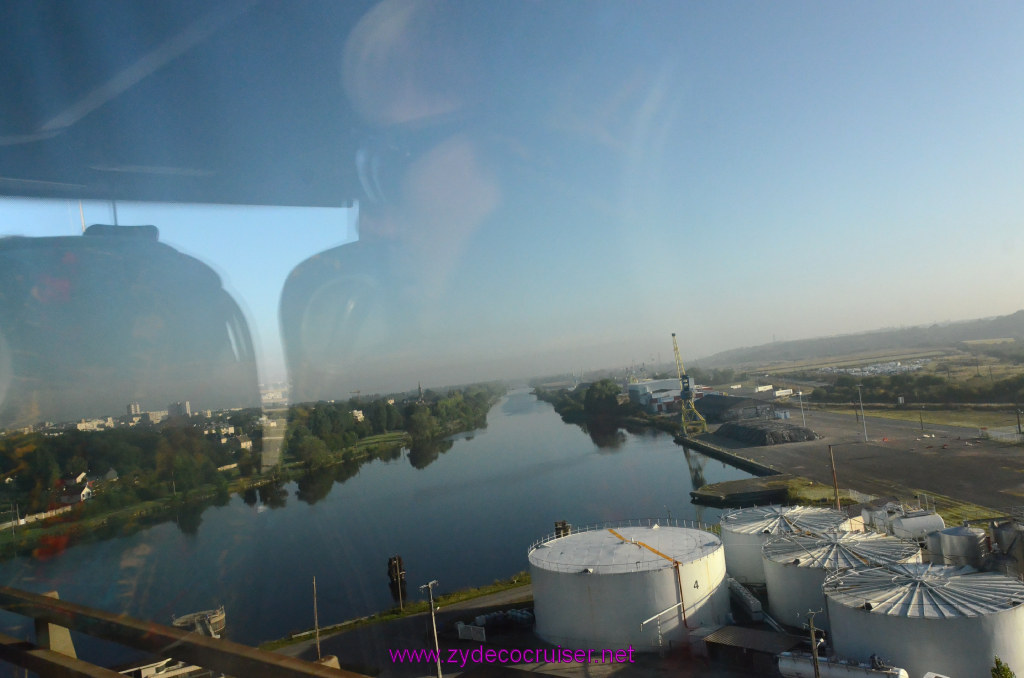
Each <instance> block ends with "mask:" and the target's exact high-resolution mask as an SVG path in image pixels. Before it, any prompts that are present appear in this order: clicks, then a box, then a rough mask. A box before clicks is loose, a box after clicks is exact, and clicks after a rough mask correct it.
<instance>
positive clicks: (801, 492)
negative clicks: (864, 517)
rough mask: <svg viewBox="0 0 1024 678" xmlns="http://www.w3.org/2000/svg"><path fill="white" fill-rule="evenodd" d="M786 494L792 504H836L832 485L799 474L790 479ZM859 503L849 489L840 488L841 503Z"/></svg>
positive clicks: (847, 504)
mask: <svg viewBox="0 0 1024 678" xmlns="http://www.w3.org/2000/svg"><path fill="white" fill-rule="evenodd" d="M786 495H787V498H788V502H789V503H790V504H802V505H804V506H835V501H836V500H835V490H834V489H833V488H832V486H831V485H825V484H823V483H818V482H815V481H813V480H810V479H808V478H804V477H801V476H797V477H795V478H793V479H792V480H790V481H789V483H788V486H787V488H786ZM857 503H859V502H858V501H857V500H855V499H854V498H853V497H852V496H851V495H850V493H849V491H848V490H844V489H843V488H839V505H840V506H850V505H852V504H857Z"/></svg>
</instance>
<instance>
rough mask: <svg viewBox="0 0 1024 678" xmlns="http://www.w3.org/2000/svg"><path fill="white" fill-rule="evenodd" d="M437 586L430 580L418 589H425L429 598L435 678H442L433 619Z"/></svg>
mask: <svg viewBox="0 0 1024 678" xmlns="http://www.w3.org/2000/svg"><path fill="white" fill-rule="evenodd" d="M435 586H437V580H436V579H431V580H430V581H429V582H427V583H426V584H424V585H423V586H421V587H420V591H422V590H423V589H427V595H429V596H430V625H431V626H433V627H434V652H435V653H436V655H435V658H436V659H437V678H443V677H442V676H441V647H440V646H439V645H438V644H437V618H436V617H434V587H435Z"/></svg>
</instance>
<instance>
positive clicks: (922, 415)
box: [917, 405, 1020, 433]
mask: <svg viewBox="0 0 1024 678" xmlns="http://www.w3.org/2000/svg"><path fill="white" fill-rule="evenodd" d="M917 416H918V417H920V419H921V433H924V406H923V405H922V406H921V411H920V412H918V413H917ZM1017 419H1018V421H1019V420H1020V417H1017ZM1017 428H1020V426H1019V425H1018V427H1017Z"/></svg>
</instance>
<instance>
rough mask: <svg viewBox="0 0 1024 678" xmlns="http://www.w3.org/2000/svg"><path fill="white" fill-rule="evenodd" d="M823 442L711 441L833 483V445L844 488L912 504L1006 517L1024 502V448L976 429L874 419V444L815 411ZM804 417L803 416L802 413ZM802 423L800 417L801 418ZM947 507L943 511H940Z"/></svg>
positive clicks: (810, 422) (848, 422)
mask: <svg viewBox="0 0 1024 678" xmlns="http://www.w3.org/2000/svg"><path fill="white" fill-rule="evenodd" d="M806 414H807V426H808V427H809V428H811V429H813V430H814V431H816V432H817V433H819V434H821V435H822V436H823V438H822V439H821V440H816V441H811V442H803V443H789V444H783V445H773V446H770V447H750V446H744V445H742V444H741V443H736V442H735V441H730V440H727V439H723V438H718V437H715V436H712V439H713V442H714V443H715V444H717V445H719V446H721V447H725V448H728V449H730V450H732V451H733V452H736V453H738V454H740V455H741V456H744V457H747V458H749V459H752V460H754V461H757V462H759V463H762V464H767V465H770V466H772V467H774V468H776V469H778V470H779V471H782V472H784V473H793V474H796V475H802V476H806V477H807V478H810V479H811V480H815V481H818V482H821V483H827V484H830V485H831V483H832V469H831V466H830V465H829V456H828V445H829V444H831V445H833V451H834V453H835V457H836V469H837V475H838V477H839V485H840V487H843V488H849V489H853V490H857V491H859V492H864V493H868V494H873V495H877V496H896V497H899V498H901V499H903V500H905V501H911V500H913V499H914V496H915V495H918V494H920V493H921V492H924V493H927V494H929V495H939V501H940V504H941V502H943V501H944V499H943V498H948V499H950V500H954V501H955V502H968V503H971V504H978V505H981V506H984V507H989V508H991V509H993V513H1000V512H1002V511H1003V510H1005V509H1006V508H1007V507H1010V506H1015V505H1020V504H1024V447H1021V446H1018V445H1011V444H1007V443H1001V442H997V441H991V440H982V439H980V438H979V430H978V429H976V428H961V427H955V426H939V425H934V424H928V423H926V424H925V430H924V432H922V431H921V427H920V424H919V423H918V422H907V421H898V420H893V419H883V418H878V417H871V416H870V415H869V416H868V417H867V431H868V442H867V443H864V442H863V429H862V426H861V423H860V422H859V421H857V419H856V418H855V417H854V416H851V415H845V414H831V413H827V412H819V411H808V412H807V413H806ZM796 416H797V417H799V413H797V415H796ZM796 421H797V422H798V423H799V421H800V420H799V418H798V419H797V420H796ZM940 508H941V505H940Z"/></svg>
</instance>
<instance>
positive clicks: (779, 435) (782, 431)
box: [715, 420, 821, 445]
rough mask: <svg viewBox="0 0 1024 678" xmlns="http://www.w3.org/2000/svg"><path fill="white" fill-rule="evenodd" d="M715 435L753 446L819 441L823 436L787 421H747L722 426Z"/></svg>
mask: <svg viewBox="0 0 1024 678" xmlns="http://www.w3.org/2000/svg"><path fill="white" fill-rule="evenodd" d="M715 435H719V436H723V437H725V438H731V439H732V440H739V441H740V442H744V443H750V444H751V445H778V444H779V443H802V442H804V441H806V440H817V439H818V438H820V437H821V436H819V435H818V434H817V433H815V432H814V431H812V430H811V429H809V428H806V427H804V426H797V425H796V424H790V423H788V422H785V421H771V420H769V421H745V422H734V421H733V422H729V423H727V424H722V425H721V426H720V427H719V428H718V430H717V431H715Z"/></svg>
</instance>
